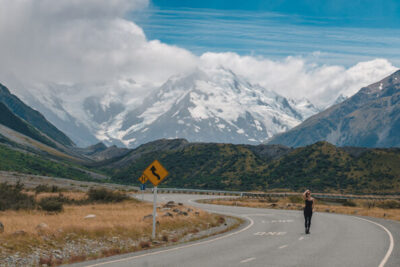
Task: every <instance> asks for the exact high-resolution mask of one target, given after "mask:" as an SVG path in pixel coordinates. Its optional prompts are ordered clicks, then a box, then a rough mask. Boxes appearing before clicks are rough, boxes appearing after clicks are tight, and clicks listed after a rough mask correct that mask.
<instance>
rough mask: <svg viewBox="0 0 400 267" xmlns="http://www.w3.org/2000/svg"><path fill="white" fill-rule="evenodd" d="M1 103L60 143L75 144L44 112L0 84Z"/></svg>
mask: <svg viewBox="0 0 400 267" xmlns="http://www.w3.org/2000/svg"><path fill="white" fill-rule="evenodd" d="M0 103H3V104H4V105H5V106H6V107H7V108H8V109H10V111H12V112H13V113H14V114H15V115H17V116H18V117H20V118H22V119H23V120H25V121H26V122H28V123H30V124H31V125H32V126H34V127H35V128H37V129H40V131H41V132H42V133H44V134H46V135H47V136H48V137H50V138H52V139H53V140H55V141H57V142H58V143H60V144H62V145H66V146H73V145H74V143H73V142H72V140H71V139H69V137H68V136H66V135H65V134H64V133H63V132H61V131H60V130H58V129H57V128H56V127H55V126H54V125H52V124H51V123H50V122H49V121H48V120H47V119H46V118H45V117H44V116H43V115H42V114H40V113H39V112H38V111H36V110H34V109H32V108H31V107H29V106H28V105H26V104H25V103H24V102H22V101H21V100H20V99H19V98H18V97H16V96H15V95H13V94H11V93H10V91H9V90H8V89H7V88H6V87H5V86H3V85H2V84H0Z"/></svg>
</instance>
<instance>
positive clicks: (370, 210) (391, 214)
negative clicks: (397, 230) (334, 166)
mask: <svg viewBox="0 0 400 267" xmlns="http://www.w3.org/2000/svg"><path fill="white" fill-rule="evenodd" d="M201 202H204V203H210V204H216V205H227V206H240V207H251V208H273V209H289V210H301V209H303V204H301V203H298V202H299V201H296V202H295V203H293V201H291V200H290V199H289V198H277V199H272V201H271V199H270V200H268V199H251V198H237V199H212V200H202V201H201ZM352 202H353V203H354V204H355V205H356V206H354V207H350V206H344V205H341V204H340V203H326V202H324V201H318V200H317V201H316V202H315V204H316V205H315V211H317V212H330V213H340V214H349V215H361V216H370V217H375V218H384V219H389V220H396V221H400V209H384V208H379V207H376V205H375V204H376V203H377V202H378V201H375V200H354V201H352Z"/></svg>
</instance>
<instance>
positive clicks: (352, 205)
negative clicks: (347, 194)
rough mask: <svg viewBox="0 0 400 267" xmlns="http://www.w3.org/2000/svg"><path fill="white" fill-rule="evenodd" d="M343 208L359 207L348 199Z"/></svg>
mask: <svg viewBox="0 0 400 267" xmlns="http://www.w3.org/2000/svg"><path fill="white" fill-rule="evenodd" d="M343 206H346V207H355V206H357V204H356V203H355V202H354V201H352V200H349V199H346V200H345V201H343Z"/></svg>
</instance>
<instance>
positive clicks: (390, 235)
mask: <svg viewBox="0 0 400 267" xmlns="http://www.w3.org/2000/svg"><path fill="white" fill-rule="evenodd" d="M353 217H354V218H357V219H360V220H363V221H367V222H370V223H373V224H375V225H378V226H379V227H380V228H382V229H383V230H385V231H386V233H387V234H388V236H389V240H390V245H389V249H388V251H387V252H386V255H385V257H384V258H383V259H382V261H381V263H380V264H379V266H378V267H383V266H385V264H386V262H387V261H388V260H389V257H390V255H391V254H392V251H393V248H394V240H393V235H392V233H391V232H390V231H389V230H388V229H387V228H386V227H385V226H383V225H382V224H379V223H376V222H374V221H370V220H367V219H364V218H360V217H355V216H353Z"/></svg>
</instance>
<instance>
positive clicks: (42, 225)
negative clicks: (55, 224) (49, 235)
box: [35, 223, 50, 232]
mask: <svg viewBox="0 0 400 267" xmlns="http://www.w3.org/2000/svg"><path fill="white" fill-rule="evenodd" d="M49 228H50V227H49V226H48V225H47V224H45V223H39V224H38V225H37V226H36V227H35V229H36V230H37V231H39V232H40V231H45V230H48V229H49Z"/></svg>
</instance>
